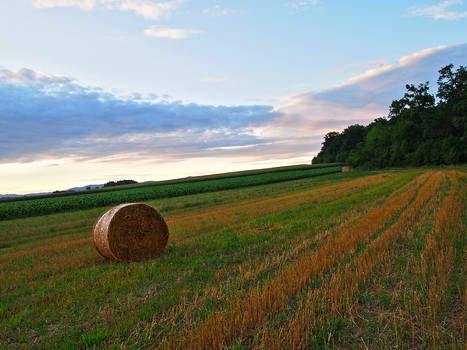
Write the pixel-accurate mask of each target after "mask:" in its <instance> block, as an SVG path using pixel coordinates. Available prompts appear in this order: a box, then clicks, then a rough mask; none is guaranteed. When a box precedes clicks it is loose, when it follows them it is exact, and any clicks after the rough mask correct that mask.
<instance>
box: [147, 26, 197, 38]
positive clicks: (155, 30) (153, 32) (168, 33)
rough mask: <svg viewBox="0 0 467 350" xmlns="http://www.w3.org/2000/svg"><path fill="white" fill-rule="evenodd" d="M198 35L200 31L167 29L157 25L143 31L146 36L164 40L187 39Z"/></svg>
mask: <svg viewBox="0 0 467 350" xmlns="http://www.w3.org/2000/svg"><path fill="white" fill-rule="evenodd" d="M199 33H201V31H200V30H197V29H179V28H167V27H163V26H159V25H153V26H151V27H149V28H147V29H145V30H144V34H145V35H146V36H149V37H153V38H166V39H187V38H188V37H189V36H190V35H192V34H199Z"/></svg>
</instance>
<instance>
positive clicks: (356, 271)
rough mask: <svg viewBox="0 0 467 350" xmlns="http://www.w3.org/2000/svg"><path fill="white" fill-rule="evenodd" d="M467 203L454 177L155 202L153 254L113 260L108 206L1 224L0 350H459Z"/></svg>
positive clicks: (323, 182)
mask: <svg viewBox="0 0 467 350" xmlns="http://www.w3.org/2000/svg"><path fill="white" fill-rule="evenodd" d="M466 201H467V173H466V169H465V167H464V168H451V169H433V170H430V169H409V170H393V171H379V172H363V171H357V172H351V173H345V174H343V173H342V174H341V173H340V174H331V175H322V176H316V177H310V178H304V179H298V180H290V181H284V182H278V183H272V184H266V185H259V186H250V187H242V188H237V189H228V190H222V191H217V192H210V193H200V194H194V195H185V196H178V197H173V198H163V199H158V200H153V201H148V202H145V203H148V204H150V205H152V206H154V207H156V208H158V209H159V211H160V212H161V214H162V215H163V216H164V217H165V219H166V221H167V223H168V225H169V229H170V238H169V245H168V246H167V248H166V250H165V252H164V254H163V255H162V256H161V257H160V258H159V259H155V260H147V261H142V262H138V263H118V264H117V263H112V262H109V261H106V260H104V259H103V258H102V257H100V256H99V255H98V254H97V252H96V251H95V249H94V247H93V245H92V239H91V232H92V226H93V224H94V223H95V221H96V220H97V218H98V217H99V216H100V215H101V214H102V213H103V212H105V211H106V210H107V209H108V208H109V207H99V208H93V209H85V210H75V211H69V212H63V213H57V214H50V215H44V216H37V217H27V218H22V219H14V220H6V221H1V222H0V282H1V284H0V348H15V349H16V348H41V349H42V348H70V349H73V348H76V349H80V348H96V349H97V348H99V349H100V348H116V349H120V348H127V349H146V348H167V349H221V348H228V349H251V348H254V349H281V348H283V349H289V348H290V349H308V348H317V349H323V348H338V349H339V348H344V349H347V348H361V349H377V348H398V349H399V348H400V349H418V348H435V349H445V348H457V349H464V348H465V347H466V324H467V313H466V304H467V296H466V284H467V279H466V263H467V251H466V235H465V227H466V224H467V215H466V213H467V205H466ZM0 205H1V204H0Z"/></svg>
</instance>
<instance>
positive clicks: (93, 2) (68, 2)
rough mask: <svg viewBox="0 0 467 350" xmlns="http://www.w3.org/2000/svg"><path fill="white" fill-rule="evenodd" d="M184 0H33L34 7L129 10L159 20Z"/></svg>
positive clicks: (168, 14)
mask: <svg viewBox="0 0 467 350" xmlns="http://www.w3.org/2000/svg"><path fill="white" fill-rule="evenodd" d="M183 2H184V0H168V1H163V2H161V1H151V0H35V1H34V2H33V5H34V7H36V8H56V7H75V8H78V9H81V10H88V11H90V10H94V9H100V10H119V11H131V12H134V14H135V15H137V16H140V17H143V18H146V19H150V20H160V19H161V18H163V17H168V16H170V15H171V14H172V13H173V12H174V11H175V10H176V9H177V8H178V7H179V6H180V5H181V4H182V3H183Z"/></svg>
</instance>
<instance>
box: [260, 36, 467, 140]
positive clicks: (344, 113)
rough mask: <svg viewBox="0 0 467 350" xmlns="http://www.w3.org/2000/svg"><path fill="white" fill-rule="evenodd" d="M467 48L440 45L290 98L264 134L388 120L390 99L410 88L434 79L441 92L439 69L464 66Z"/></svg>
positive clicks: (299, 134)
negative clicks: (452, 65)
mask: <svg viewBox="0 0 467 350" xmlns="http://www.w3.org/2000/svg"><path fill="white" fill-rule="evenodd" d="M466 57H467V44H462V45H451V46H440V47H436V48H431V49H426V50H422V51H420V52H417V53H415V54H413V55H410V56H406V57H402V58H401V59H400V60H399V61H398V62H396V63H394V64H385V65H382V66H379V67H377V68H374V69H370V70H368V71H366V72H365V73H363V74H360V75H357V76H355V77H353V78H351V79H349V80H347V81H346V82H344V83H342V84H340V85H337V86H335V87H333V88H330V89H326V90H323V91H310V92H305V93H301V94H297V95H292V96H286V97H285V98H284V100H283V101H284V103H283V105H282V106H280V107H277V108H276V109H275V111H277V112H280V113H279V115H278V117H277V118H275V119H274V121H273V122H272V123H270V124H269V125H268V126H267V127H265V128H263V129H262V132H261V135H263V136H265V137H269V138H279V137H285V136H287V135H289V136H290V137H291V139H290V142H294V138H295V137H300V138H303V137H305V136H306V135H310V136H311V135H322V134H324V133H326V132H329V131H332V130H342V129H344V128H345V127H347V126H349V125H351V124H355V123H360V124H367V123H369V122H371V121H372V120H373V119H374V118H376V117H381V116H385V115H387V113H388V107H389V105H390V103H391V101H393V100H395V99H398V98H401V97H402V96H403V94H404V92H405V84H407V83H419V82H425V81H430V82H431V83H432V84H431V87H432V93H434V92H436V85H435V83H436V80H437V77H438V73H437V72H438V70H439V69H440V68H441V67H443V66H445V65H447V64H450V63H453V64H454V65H459V64H464V63H465V59H466Z"/></svg>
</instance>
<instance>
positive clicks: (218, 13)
mask: <svg viewBox="0 0 467 350" xmlns="http://www.w3.org/2000/svg"><path fill="white" fill-rule="evenodd" d="M203 13H205V14H208V15H211V16H214V17H228V16H231V15H234V14H236V13H237V10H233V9H228V8H225V7H222V6H220V5H214V6H212V7H209V8H206V9H204V10H203Z"/></svg>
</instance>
